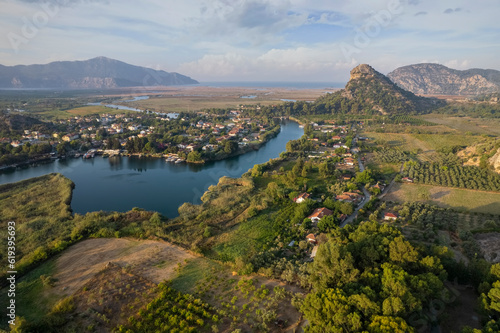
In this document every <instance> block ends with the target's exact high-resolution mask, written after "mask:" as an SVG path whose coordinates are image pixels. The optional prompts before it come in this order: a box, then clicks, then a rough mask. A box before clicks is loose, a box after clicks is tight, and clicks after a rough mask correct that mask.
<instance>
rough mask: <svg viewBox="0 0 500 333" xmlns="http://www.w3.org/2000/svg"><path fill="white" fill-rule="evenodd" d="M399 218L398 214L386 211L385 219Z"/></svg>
mask: <svg viewBox="0 0 500 333" xmlns="http://www.w3.org/2000/svg"><path fill="white" fill-rule="evenodd" d="M397 218H398V216H397V215H395V214H393V213H385V214H384V220H385V221H394V220H396V219H397Z"/></svg>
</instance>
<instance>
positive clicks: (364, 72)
mask: <svg viewBox="0 0 500 333" xmlns="http://www.w3.org/2000/svg"><path fill="white" fill-rule="evenodd" d="M443 103H444V102H443V101H439V100H437V99H431V98H425V97H420V96H416V95H415V94H413V93H412V92H409V91H406V90H404V89H402V88H400V87H398V86H397V85H396V84H394V83H393V82H392V81H391V80H390V79H389V78H387V77H386V76H385V75H383V74H381V73H379V72H377V71H376V70H375V69H373V68H372V67H371V66H369V65H366V64H362V65H359V66H357V67H355V68H354V69H353V70H351V78H350V80H349V82H348V83H347V85H346V86H345V88H344V89H342V90H340V91H337V92H335V93H333V94H327V95H325V96H322V97H320V98H319V99H318V100H317V101H316V104H319V105H321V104H323V105H324V106H325V108H327V109H330V108H331V109H334V110H341V112H343V113H348V112H349V113H358V114H384V115H390V114H417V113H423V112H429V110H431V109H432V108H436V107H438V106H441V105H442V104H443Z"/></svg>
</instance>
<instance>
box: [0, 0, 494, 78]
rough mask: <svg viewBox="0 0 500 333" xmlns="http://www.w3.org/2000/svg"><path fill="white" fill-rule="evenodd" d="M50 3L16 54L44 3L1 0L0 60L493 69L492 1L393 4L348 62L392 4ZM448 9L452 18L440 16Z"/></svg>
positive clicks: (305, 72)
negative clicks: (395, 10)
mask: <svg viewBox="0 0 500 333" xmlns="http://www.w3.org/2000/svg"><path fill="white" fill-rule="evenodd" d="M51 1H52V2H57V1H66V2H67V3H71V5H70V6H61V8H59V11H58V12H57V14H56V15H54V16H51V17H50V19H49V20H48V22H46V23H45V24H43V25H42V26H40V27H39V29H38V30H39V31H38V33H37V34H36V36H35V37H33V38H29V39H28V42H27V43H23V44H21V45H20V48H19V52H18V53H17V54H16V53H14V52H13V50H12V49H11V43H10V42H9V38H8V35H9V33H12V32H13V33H16V34H19V35H21V36H22V29H23V26H24V25H25V23H24V21H23V17H25V18H26V19H27V20H28V21H29V20H31V21H32V20H33V16H34V15H36V14H37V13H39V12H40V11H41V10H43V9H42V7H41V3H42V2H43V3H44V2H45V0H44V1H41V0H40V1H37V0H24V1H16V0H0V6H1V7H2V12H1V13H0V20H1V22H2V26H0V51H1V52H2V53H1V55H2V58H1V59H2V60H1V62H2V64H5V65H14V64H19V63H25V64H29V63H42V62H47V61H52V60H73V59H85V58H91V57H95V56H99V55H104V56H108V57H112V58H116V59H119V60H123V61H126V62H129V63H133V64H137V65H154V67H159V68H162V69H165V70H168V71H174V70H175V71H178V72H181V73H185V74H188V75H191V76H192V77H194V78H198V79H200V80H218V79H224V80H240V79H244V80H264V79H265V80H274V81H279V80H286V79H289V80H330V78H332V77H338V76H343V79H345V78H347V77H348V72H349V69H350V68H352V67H353V66H354V65H356V64H357V63H358V62H363V63H370V64H373V65H374V66H375V68H376V69H378V70H379V71H382V72H387V71H390V70H392V69H394V68H395V67H397V66H398V65H407V64H410V63H415V62H419V61H421V59H436V60H437V61H438V62H441V63H444V64H451V65H454V66H455V67H457V68H464V67H465V66H471V67H490V68H498V66H499V64H498V60H497V59H496V57H495V55H496V54H498V52H499V51H500V42H499V41H498V34H499V32H500V27H498V24H497V17H498V16H500V6H498V0H483V2H482V3H481V5H478V4H477V2H473V1H472V0H459V1H456V0H453V1H452V0H443V1H440V2H436V1H433V2H431V1H424V0H401V8H402V12H401V13H400V14H397V15H392V16H391V18H390V20H389V22H387V24H384V26H383V27H381V29H380V31H378V32H377V33H376V34H374V35H373V36H370V42H369V43H368V44H367V45H366V46H363V47H361V48H359V52H356V53H355V54H353V56H352V57H348V59H346V58H345V57H344V55H343V54H342V52H341V51H340V48H339V44H340V43H342V42H343V43H350V44H351V45H354V38H355V36H356V29H361V28H362V27H363V26H364V25H365V24H366V23H367V22H370V20H372V19H373V17H374V15H376V14H377V13H380V12H381V11H386V10H389V9H390V8H391V7H390V5H391V4H393V3H394V1H398V0H357V1H351V0H338V1H335V2H332V1H331V0H316V1H314V2H312V1H310V0H280V1H271V0H234V1H233V0H231V1H230V0H210V1H209V0H191V1H173V0H145V1H141V2H137V1H133V0H102V1H101V0H97V1H92V0H51ZM448 8H451V9H453V13H452V14H448V15H447V14H444V11H446V10H447V9H448ZM457 8H461V10H455V9H457ZM418 13H426V14H425V15H423V14H420V15H416V14H418ZM325 26H327V27H328V29H326V28H325ZM318 29H325V30H323V31H326V32H328V33H330V32H331V34H332V35H331V36H327V37H330V38H329V40H330V41H333V42H332V43H330V44H327V43H326V42H318V37H317V36H316V33H317V32H321V31H320V30H318ZM318 35H319V36H322V35H321V34H318ZM309 37H311V38H309ZM310 40H311V41H310ZM351 58H353V59H351ZM453 61H455V62H453Z"/></svg>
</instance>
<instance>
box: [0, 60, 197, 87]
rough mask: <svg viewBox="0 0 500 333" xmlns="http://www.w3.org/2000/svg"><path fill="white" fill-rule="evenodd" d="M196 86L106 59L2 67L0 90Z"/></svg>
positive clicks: (174, 75)
mask: <svg viewBox="0 0 500 333" xmlns="http://www.w3.org/2000/svg"><path fill="white" fill-rule="evenodd" d="M197 83H198V81H196V80H193V79H191V78H190V77H187V76H185V75H182V74H179V73H168V72H165V71H161V70H154V69H151V68H146V67H139V66H134V65H129V64H127V63H124V62H121V61H118V60H114V59H109V58H106V57H97V58H93V59H90V60H85V61H58V62H52V63H49V64H46V65H29V66H24V65H19V66H10V67H8V66H2V65H0V88H3V89H5V88H29V89H50V88H54V89H110V88H121V87H137V86H170V85H186V84H197Z"/></svg>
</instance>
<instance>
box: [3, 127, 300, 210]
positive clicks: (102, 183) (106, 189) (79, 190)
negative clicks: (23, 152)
mask: <svg viewBox="0 0 500 333" xmlns="http://www.w3.org/2000/svg"><path fill="white" fill-rule="evenodd" d="M303 133H304V131H303V129H302V128H299V125H298V124H297V123H295V122H291V121H287V122H284V123H282V126H281V132H280V133H279V134H278V136H277V137H275V138H273V139H271V140H270V141H269V142H267V143H266V144H265V145H264V146H262V147H261V148H260V149H259V150H258V151H252V152H249V153H246V154H244V155H239V156H236V157H232V158H229V159H226V160H223V161H216V162H209V163H206V164H204V165H189V164H185V163H182V164H174V163H169V162H166V161H165V160H164V159H158V158H139V157H111V158H103V157H96V158H94V159H89V160H83V159H67V160H57V161H55V162H52V163H47V164H41V165H38V166H36V167H28V168H25V169H17V170H15V171H5V172H3V173H0V184H5V183H11V182H16V181H20V180H24V179H28V178H32V177H38V176H42V175H45V174H48V173H52V172H57V173H61V174H63V175H64V176H66V177H68V178H69V179H71V180H72V181H73V182H74V183H75V189H74V191H73V200H72V203H71V207H72V209H73V211H74V212H76V213H80V214H85V213H87V212H92V211H99V210H105V211H121V212H124V211H128V210H130V209H132V208H133V207H140V208H144V209H146V210H152V211H158V212H160V213H161V214H163V215H165V216H167V217H169V218H172V217H175V216H177V215H178V212H177V209H178V207H179V206H181V205H182V204H183V203H184V202H190V203H193V204H199V203H201V200H200V198H201V196H202V195H203V193H204V192H205V191H206V190H207V189H208V187H209V186H210V185H215V184H217V183H218V181H219V178H220V177H223V176H228V177H233V178H238V177H240V176H241V175H242V174H243V173H245V172H246V171H248V170H249V169H250V168H252V167H253V166H254V165H255V164H261V163H264V162H267V161H268V160H269V159H272V158H276V157H278V156H279V154H280V153H281V152H283V151H285V146H286V143H287V142H288V141H290V140H295V139H298V138H300V137H301V136H302V135H303Z"/></svg>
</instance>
